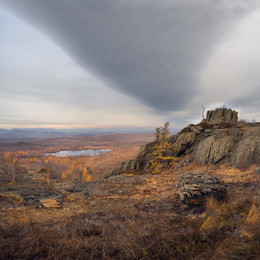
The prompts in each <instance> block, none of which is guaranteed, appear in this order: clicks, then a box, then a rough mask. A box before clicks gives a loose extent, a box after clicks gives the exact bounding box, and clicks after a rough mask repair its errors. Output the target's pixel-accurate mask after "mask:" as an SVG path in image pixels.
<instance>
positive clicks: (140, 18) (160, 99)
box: [0, 0, 260, 117]
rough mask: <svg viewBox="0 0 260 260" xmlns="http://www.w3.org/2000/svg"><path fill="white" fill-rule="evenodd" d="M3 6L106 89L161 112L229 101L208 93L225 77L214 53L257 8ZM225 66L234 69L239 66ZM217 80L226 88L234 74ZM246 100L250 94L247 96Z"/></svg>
mask: <svg viewBox="0 0 260 260" xmlns="http://www.w3.org/2000/svg"><path fill="white" fill-rule="evenodd" d="M0 4H1V6H3V7H6V8H8V9H9V10H11V11H13V12H15V13H16V14H18V15H19V16H21V17H23V19H25V20H27V21H29V22H30V23H31V24H32V25H33V26H35V27H36V28H38V29H40V30H41V31H42V32H44V33H45V34H46V35H48V36H49V37H50V38H51V39H53V40H54V41H56V42H57V43H58V44H59V45H60V46H61V47H62V48H63V49H64V50H65V51H66V52H67V53H69V55H71V57H73V58H74V60H75V61H77V62H78V63H79V64H80V65H81V66H83V67H84V68H86V69H87V70H88V71H90V72H91V73H93V74H94V75H95V76H96V77H97V78H99V79H101V80H102V81H103V82H105V84H106V85H107V86H109V87H111V88H113V89H115V90H118V91H121V92H123V93H126V94H129V95H131V96H132V97H134V98H136V99H138V100H139V101H141V102H142V103H143V104H145V105H148V106H150V107H151V108H153V109H155V110H156V111H157V112H158V113H159V114H160V113H161V112H165V111H169V112H171V111H181V110H182V111H184V110H185V109H186V110H187V111H189V112H191V111H192V110H194V107H198V108H199V109H198V110H200V106H201V104H204V105H205V104H206V105H207V106H211V105H212V104H219V103H221V99H223V102H230V104H232V95H228V97H229V99H227V98H225V93H222V94H216V95H212V94H211V93H215V92H216V93H217V89H218V86H216V85H217V79H218V75H220V76H221V77H222V76H223V71H222V72H219V67H221V66H222V67H224V66H225V64H223V63H221V61H222V58H223V61H225V58H226V54H227V53H226V52H223V55H222V56H221V55H218V54H216V52H217V51H216V50H218V49H219V46H221V45H222V44H223V42H225V41H226V39H227V35H229V34H230V33H231V32H233V31H234V28H236V26H237V24H239V23H240V22H241V21H243V20H244V19H246V18H247V17H248V16H250V15H251V14H252V13H254V12H256V11H257V10H258V9H259V7H260V3H259V1H257V0H219V1H215V0H160V1H158V0H109V1H108V0H84V1H83V0H73V1H69V0H55V1H54V0H44V1H43V0H41V1H35V0H12V1H10V0H0ZM231 42H232V41H231ZM235 44H236V43H235ZM229 48H231V49H232V46H229ZM257 51H258V49H257ZM238 55H239V53H238ZM224 56H225V57H224ZM249 62H250V61H247V64H248V63H249ZM212 64H213V65H212ZM216 64H217V65H216ZM218 64H221V65H218ZM229 65H230V63H229ZM231 65H232V64H231ZM226 69H227V73H228V71H229V70H230V71H232V73H233V72H234V71H235V69H236V68H229V67H227V68H226ZM232 69H233V70H232ZM251 76H252V75H250V77H251ZM201 77H204V78H206V80H205V79H203V80H202V79H201ZM213 80H216V82H214V84H212V81H213ZM238 80H239V79H238ZM238 80H236V81H235V83H237V81H238ZM220 82H221V83H223V85H222V86H221V87H222V89H226V85H227V84H231V85H232V78H231V79H229V80H226V81H225V80H222V81H220ZM254 84H256V83H255V82H254ZM235 88H237V89H238V93H241V94H243V88H246V86H242V85H241V86H237V85H236V86H231V89H235ZM97 91H98V89H97ZM252 91H253V90H252ZM254 91H259V90H258V88H257V89H254ZM239 98H240V97H239V96H237V95H235V96H234V99H236V100H239ZM248 98H249V99H250V100H251V99H254V98H253V95H251V94H249V95H248ZM205 99H206V100H205ZM233 103H234V104H237V102H235V101H234V102H233ZM253 103H255V102H253ZM237 105H238V107H239V104H237ZM189 112H188V114H189ZM184 114H185V112H184ZM186 114H187V113H186ZM188 117H189V116H188Z"/></svg>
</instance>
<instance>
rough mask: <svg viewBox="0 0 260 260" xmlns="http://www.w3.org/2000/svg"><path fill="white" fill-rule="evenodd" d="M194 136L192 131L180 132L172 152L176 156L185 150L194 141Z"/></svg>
mask: <svg viewBox="0 0 260 260" xmlns="http://www.w3.org/2000/svg"><path fill="white" fill-rule="evenodd" d="M195 137H196V134H195V133H194V132H190V133H181V134H179V135H177V138H176V141H175V143H174V149H173V154H174V155H175V156H176V155H179V154H181V153H183V152H184V151H186V150H187V149H188V148H189V147H190V146H191V145H192V144H193V143H194V142H195Z"/></svg>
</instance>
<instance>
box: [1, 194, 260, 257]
mask: <svg viewBox="0 0 260 260" xmlns="http://www.w3.org/2000/svg"><path fill="white" fill-rule="evenodd" d="M231 194H232V195H230V197H229V200H228V201H227V202H223V203H219V202H216V201H214V200H213V199H209V200H208V202H207V206H206V209H205V211H203V212H200V213H196V214H195V213H194V211H193V212H192V211H190V210H187V209H183V210H182V213H180V214H176V213H175V212H173V211H172V212H171V211H160V210H159V208H158V210H156V207H155V206H156V205H150V206H151V207H152V208H151V210H150V209H149V207H148V208H147V207H146V208H145V209H141V208H133V209H122V210H114V211H112V212H97V213H85V214H78V215H75V216H73V217H63V218H60V219H59V220H58V221H54V220H53V221H48V222H44V223H41V224H40V223H39V222H36V221H35V220H34V221H33V220H32V219H31V218H30V215H28V214H27V213H24V214H20V216H19V217H18V216H17V219H16V222H12V223H11V221H10V222H9V223H8V222H7V221H2V222H1V223H0V248H1V251H0V259H259V257H260V207H259V200H257V199H258V198H256V197H252V196H251V194H250V193H247V194H244V196H243V197H239V198H238V196H237V194H235V193H233V192H232V193H231Z"/></svg>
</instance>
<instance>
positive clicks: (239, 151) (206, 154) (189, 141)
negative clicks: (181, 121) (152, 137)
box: [107, 108, 260, 176]
mask: <svg viewBox="0 0 260 260" xmlns="http://www.w3.org/2000/svg"><path fill="white" fill-rule="evenodd" d="M212 122H215V123H214V124H213V123H212ZM168 142H169V143H170V144H171V151H172V154H171V156H173V157H178V158H179V160H180V165H182V162H183V165H184V164H185V163H187V156H188V155H189V156H188V157H189V159H188V162H189V163H191V162H197V163H199V164H203V165H210V164H217V163H222V162H226V163H230V164H231V165H234V166H237V165H239V164H240V163H246V164H253V163H260V123H252V124H241V123H237V112H236V111H232V110H231V109H224V108H221V109H216V110H215V111H213V112H212V111H208V113H207V119H206V121H204V122H201V123H199V124H197V125H188V126H187V127H185V128H184V129H182V130H181V131H180V132H179V133H178V134H176V135H173V136H171V137H170V138H169V140H168ZM154 144H155V143H154V142H152V143H149V144H147V145H145V146H143V147H142V148H141V149H140V151H139V154H138V156H137V158H136V159H135V160H131V163H129V162H125V163H122V165H119V166H118V167H116V168H115V169H113V170H112V171H111V172H110V173H109V174H108V175H107V176H111V175H117V174H121V173H123V172H129V171H131V170H142V169H145V168H147V164H148V158H149V154H150V153H152V151H153V146H154ZM127 165H129V167H126V166H127Z"/></svg>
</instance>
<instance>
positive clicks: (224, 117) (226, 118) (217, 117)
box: [206, 108, 238, 125]
mask: <svg viewBox="0 0 260 260" xmlns="http://www.w3.org/2000/svg"><path fill="white" fill-rule="evenodd" d="M237 121H238V112H237V111H235V110H232V109H230V108H229V109H227V108H217V109H215V110H209V111H208V112H207V117H206V122H207V123H209V124H212V125H216V124H222V123H226V122H229V123H231V122H233V123H236V122H237Z"/></svg>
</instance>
